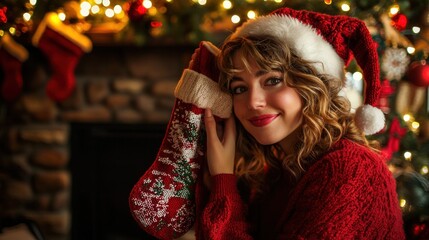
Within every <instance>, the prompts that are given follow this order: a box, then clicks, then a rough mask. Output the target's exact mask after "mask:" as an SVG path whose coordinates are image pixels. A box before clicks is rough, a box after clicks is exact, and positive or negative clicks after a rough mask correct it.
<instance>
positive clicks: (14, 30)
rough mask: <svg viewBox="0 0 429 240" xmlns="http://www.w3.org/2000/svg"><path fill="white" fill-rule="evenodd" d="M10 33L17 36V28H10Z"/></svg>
mask: <svg viewBox="0 0 429 240" xmlns="http://www.w3.org/2000/svg"><path fill="white" fill-rule="evenodd" d="M9 33H10V34H12V35H15V33H16V28H14V27H10V28H9Z"/></svg>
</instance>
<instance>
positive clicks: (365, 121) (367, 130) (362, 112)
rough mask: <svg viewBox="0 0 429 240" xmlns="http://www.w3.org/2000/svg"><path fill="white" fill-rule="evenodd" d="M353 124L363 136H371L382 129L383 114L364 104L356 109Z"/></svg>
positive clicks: (383, 123) (383, 122)
mask: <svg viewBox="0 0 429 240" xmlns="http://www.w3.org/2000/svg"><path fill="white" fill-rule="evenodd" d="M355 122H356V125H357V127H358V128H359V129H362V131H363V133H364V134H365V135H372V134H375V133H378V132H379V131H381V130H382V129H383V128H384V125H385V118H384V113H383V112H382V111H381V110H380V109H378V108H376V107H373V106H371V105H369V104H365V105H362V106H360V107H358V108H357V109H356V115H355Z"/></svg>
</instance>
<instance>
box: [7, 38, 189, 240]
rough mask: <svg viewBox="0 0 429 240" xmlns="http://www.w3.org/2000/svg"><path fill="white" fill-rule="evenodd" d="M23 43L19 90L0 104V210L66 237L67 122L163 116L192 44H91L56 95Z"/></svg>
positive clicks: (39, 60) (36, 54)
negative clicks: (69, 83)
mask: <svg viewBox="0 0 429 240" xmlns="http://www.w3.org/2000/svg"><path fill="white" fill-rule="evenodd" d="M28 49H29V51H30V58H29V60H28V61H26V62H25V63H24V64H23V78H24V89H23V92H22V94H21V96H20V97H19V99H17V100H16V101H15V102H12V103H8V104H6V105H2V110H3V113H2V115H1V121H2V125H1V131H0V137H1V148H0V218H7V217H18V216H22V217H25V218H28V219H31V220H33V221H35V222H36V223H37V224H38V225H39V226H40V227H41V229H42V232H43V233H44V235H45V236H46V237H47V239H48V240H49V239H69V233H70V228H71V224H70V222H71V221H70V219H71V216H70V215H71V214H70V188H71V174H70V171H69V168H68V164H69V161H71V159H70V153H69V136H70V128H69V123H70V122H94V123H98V122H100V123H102V122H121V123H145V122H148V123H154V122H156V123H166V122H167V121H168V119H169V117H170V113H171V109H172V107H173V104H174V96H173V90H174V87H175V85H176V82H177V80H178V79H179V78H180V75H181V72H182V70H183V68H184V67H186V66H187V64H188V62H189V59H190V57H191V54H192V52H193V49H194V47H193V46H186V47H183V46H164V47H162V46H157V47H141V48H139V47H127V46H123V47H119V46H114V47H101V46H100V47H95V48H94V49H93V51H92V52H91V53H88V54H86V55H84V56H83V57H82V58H81V59H80V61H79V65H78V66H77V68H76V71H75V76H76V83H77V86H76V90H75V92H74V93H73V96H71V97H70V98H69V99H67V100H66V101H64V102H61V103H58V102H54V101H52V100H51V99H49V98H48V97H47V96H46V94H45V91H44V89H45V86H46V83H47V81H49V78H50V72H51V69H50V66H49V64H48V61H47V57H46V56H44V55H42V54H41V52H40V51H38V49H35V48H32V47H28Z"/></svg>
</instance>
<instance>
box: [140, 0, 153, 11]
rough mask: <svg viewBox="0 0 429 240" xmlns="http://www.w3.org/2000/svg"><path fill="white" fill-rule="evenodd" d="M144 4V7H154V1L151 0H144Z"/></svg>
mask: <svg viewBox="0 0 429 240" xmlns="http://www.w3.org/2000/svg"><path fill="white" fill-rule="evenodd" d="M142 4H143V7H145V8H146V9H149V8H151V7H152V2H151V1H150V0H144V1H143V3H142Z"/></svg>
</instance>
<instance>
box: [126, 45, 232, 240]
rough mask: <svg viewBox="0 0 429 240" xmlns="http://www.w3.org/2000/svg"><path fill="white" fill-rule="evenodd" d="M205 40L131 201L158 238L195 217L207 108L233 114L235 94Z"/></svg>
mask: <svg viewBox="0 0 429 240" xmlns="http://www.w3.org/2000/svg"><path fill="white" fill-rule="evenodd" d="M218 52H219V50H218V49H217V48H216V47H215V46H214V45H212V44H211V43H209V42H201V43H200V46H199V48H198V49H197V50H196V51H195V52H194V55H193V56H192V60H191V62H190V65H189V68H188V69H185V70H184V71H183V74H182V77H181V79H180V81H179V83H178V84H177V87H176V89H175V96H176V101H175V105H174V108H173V111H172V115H171V118H170V121H169V124H168V126H167V130H166V134H165V136H164V140H163V142H162V144H161V147H160V149H159V151H158V155H157V157H156V159H155V161H154V163H153V164H152V166H151V167H150V168H149V169H148V170H147V171H146V172H145V174H144V175H143V176H142V177H141V178H140V180H139V181H138V182H137V184H136V185H135V186H134V187H133V189H132V191H131V193H130V197H129V204H130V209H131V213H132V215H133V216H134V218H135V220H136V221H137V222H138V223H139V225H140V226H141V227H142V228H143V229H145V231H146V232H148V233H149V234H151V235H153V236H155V237H157V238H160V239H174V238H177V237H179V236H181V235H183V234H184V233H186V232H187V231H189V229H190V228H191V227H192V226H193V223H194V221H195V186H196V183H197V179H202V177H201V176H199V175H200V174H201V172H202V171H200V169H201V166H202V164H203V162H204V161H205V160H206V159H205V148H206V144H205V140H206V136H205V130H204V128H203V112H204V109H205V108H211V109H212V110H213V113H214V114H215V115H216V116H218V117H220V118H227V117H229V116H230V114H231V111H232V110H231V109H232V100H231V97H230V95H229V94H226V93H224V92H222V91H221V90H220V88H219V86H218V84H217V81H218V78H219V72H218V70H217V67H216V62H215V60H216V59H215V55H217V53H218Z"/></svg>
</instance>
